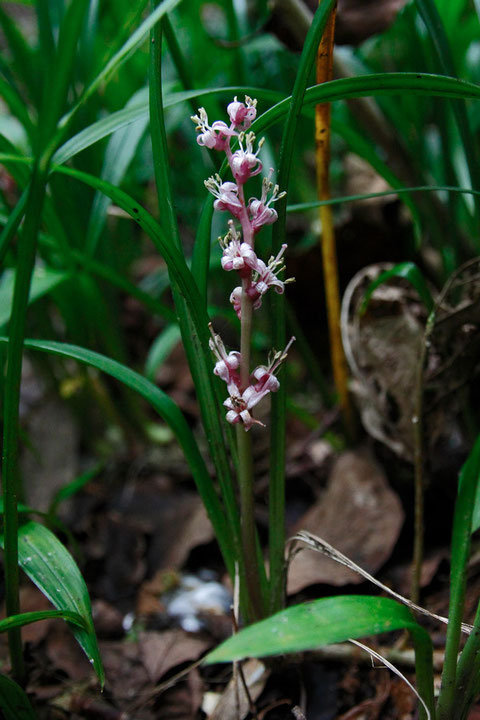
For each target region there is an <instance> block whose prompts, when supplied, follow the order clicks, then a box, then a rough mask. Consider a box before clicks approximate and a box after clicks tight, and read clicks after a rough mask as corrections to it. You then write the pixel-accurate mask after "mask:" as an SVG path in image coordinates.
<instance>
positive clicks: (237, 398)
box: [192, 97, 294, 430]
mask: <svg viewBox="0 0 480 720" xmlns="http://www.w3.org/2000/svg"><path fill="white" fill-rule="evenodd" d="M256 105H257V101H256V100H252V99H251V98H249V97H246V98H245V102H244V103H243V102H239V101H238V100H237V98H236V97H235V98H234V99H233V102H231V103H230V104H229V105H228V107H227V113H228V116H229V119H230V124H229V125H227V123H225V122H223V121H220V120H217V121H215V122H214V123H212V124H211V125H210V124H209V121H208V115H207V113H206V111H205V109H204V108H200V109H199V111H198V115H194V116H193V117H192V120H193V121H194V122H195V123H196V126H197V131H198V135H197V142H198V144H199V145H201V146H203V147H206V148H208V149H210V150H218V151H221V152H224V153H225V155H226V157H227V160H228V164H229V167H230V170H231V173H232V176H233V179H234V181H233V182H232V181H223V180H222V178H221V177H220V175H218V174H217V175H215V176H213V177H210V178H209V179H208V180H206V181H205V186H206V188H207V190H209V192H211V193H212V195H213V196H214V197H215V201H214V208H215V210H220V211H226V212H228V213H230V215H231V216H232V217H233V218H234V219H235V220H236V221H237V222H238V223H239V225H240V229H239V228H237V227H236V225H235V222H234V220H229V221H228V232H227V234H226V235H225V237H223V238H219V242H220V245H221V247H222V251H223V252H222V261H221V263H222V268H223V269H224V270H226V271H227V272H230V271H234V272H236V273H237V275H238V277H239V279H240V281H241V285H238V286H237V287H236V288H235V289H234V290H233V291H232V293H231V295H230V302H231V303H232V305H233V307H234V310H235V312H236V313H237V315H238V317H239V318H240V320H241V321H242V333H243V332H249V331H250V330H249V329H247V328H245V327H244V323H243V319H242V315H243V313H244V312H245V313H246V315H245V317H247V316H248V317H250V316H251V311H252V310H257V309H258V308H259V307H260V306H261V304H262V298H263V296H264V295H265V293H266V292H267V291H268V290H269V289H270V288H273V289H274V290H275V292H277V293H280V294H281V293H283V292H284V291H285V285H286V284H287V283H288V282H291V281H292V279H289V280H281V279H280V277H279V275H280V274H281V273H282V272H283V271H284V270H285V266H284V264H283V255H284V253H285V250H286V248H287V246H286V245H282V247H281V249H280V252H279V253H278V255H277V256H276V257H273V256H272V257H271V258H270V259H269V260H268V262H266V263H265V262H264V261H263V260H261V259H260V258H259V257H257V255H256V253H255V235H256V234H257V233H258V232H259V230H261V228H262V227H263V226H264V225H271V224H272V223H274V222H275V221H276V220H277V217H278V215H277V211H276V210H275V208H274V207H273V205H274V203H275V202H276V201H277V200H280V199H281V198H282V197H284V195H285V192H279V187H278V185H274V184H273V183H272V181H271V177H272V174H273V170H270V172H269V174H268V176H267V177H264V178H263V182H262V193H261V196H260V198H259V199H258V198H255V197H251V198H249V199H248V201H247V200H246V197H245V190H244V185H245V183H246V182H247V181H248V180H249V179H250V178H252V177H254V176H255V175H259V174H260V173H261V172H262V169H263V165H262V162H261V161H260V159H259V157H258V154H259V152H260V150H261V147H262V145H263V142H264V141H263V139H262V140H260V142H258V143H257V147H256V149H255V142H256V137H255V134H254V133H253V132H251V131H249V128H250V126H251V124H252V123H253V121H254V120H255V117H256V114H257V110H256ZM232 139H235V140H236V142H237V143H238V149H236V150H235V151H232V148H231V143H232ZM247 311H248V312H247ZM293 340H294V338H292V339H291V340H290V342H289V343H288V345H287V347H286V348H285V350H284V351H283V352H275V353H273V357H272V358H271V361H270V362H269V364H268V366H265V365H260V366H259V367H257V368H256V369H255V370H254V371H253V372H252V373H249V371H248V368H245V367H243V364H242V356H241V354H240V353H239V352H236V351H232V352H229V353H227V351H226V349H225V346H224V344H223V342H222V340H221V338H220V336H219V335H216V334H214V333H213V331H212V338H211V340H210V348H211V350H212V352H213V353H214V355H215V358H216V360H217V362H216V364H215V369H214V373H215V374H216V375H218V376H219V377H220V378H221V379H222V380H224V382H225V383H226V384H227V389H228V393H229V397H228V398H227V400H225V402H224V405H225V407H226V408H227V410H228V412H227V414H226V419H227V420H228V422H230V423H232V424H236V423H239V422H241V423H243V425H244V427H245V430H249V429H250V428H251V427H252V425H253V424H260V425H262V424H263V423H261V422H260V421H259V420H256V419H255V418H254V417H253V415H252V410H253V408H254V407H255V406H256V405H257V404H258V403H259V402H260V400H262V398H264V397H265V396H266V395H267V394H268V393H270V392H276V390H278V387H279V382H278V379H277V378H276V376H275V372H276V370H277V369H278V367H279V365H280V363H281V362H282V361H283V360H284V359H285V357H286V355H287V351H288V349H289V347H290V345H291V343H292V342H293Z"/></svg>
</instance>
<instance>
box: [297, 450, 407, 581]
mask: <svg viewBox="0 0 480 720" xmlns="http://www.w3.org/2000/svg"><path fill="white" fill-rule="evenodd" d="M402 523H403V510H402V506H401V504H400V500H399V499H398V497H397V495H396V494H395V493H394V492H393V490H391V489H390V488H389V486H388V484H387V480H386V478H385V475H384V473H383V471H382V470H381V468H380V467H379V466H378V465H377V463H375V462H374V461H373V459H372V458H371V457H370V456H369V455H367V454H360V453H358V452H355V453H354V452H348V453H345V454H343V455H341V456H340V457H339V458H338V460H337V461H336V463H335V465H334V467H333V469H332V472H331V475H330V478H329V483H328V487H327V490H326V492H325V494H324V495H323V496H322V498H321V499H320V500H319V502H318V503H316V504H315V505H314V506H313V507H312V508H311V509H310V510H309V511H308V512H307V513H306V514H305V515H304V516H303V517H302V518H301V519H300V521H299V522H298V523H297V525H296V527H295V531H296V532H297V531H299V530H308V531H309V532H311V533H315V534H317V535H320V536H321V537H322V538H324V539H325V540H326V541H327V542H329V543H330V544H331V545H333V546H334V547H335V548H337V549H338V550H340V552H342V553H344V554H345V555H347V556H348V557H349V558H351V559H352V560H353V561H354V562H355V563H357V565H360V566H361V567H363V568H365V569H366V570H368V572H369V573H370V574H372V575H373V574H375V572H376V571H377V570H378V569H379V568H380V567H381V566H382V565H383V564H384V562H385V561H386V560H387V558H388V557H389V555H390V553H391V552H392V549H393V547H394V545H395V542H396V541H397V538H398V535H399V533H400V529H401V527H402ZM362 581H363V580H362V578H361V577H360V576H359V575H357V573H354V572H353V571H352V570H350V569H349V568H347V567H344V566H343V565H339V564H337V563H335V562H333V561H332V560H330V559H329V558H327V557H324V556H321V555H319V554H318V553H314V552H312V551H311V550H308V551H302V552H301V553H299V554H297V555H296V556H295V557H294V558H293V560H292V562H291V563H290V567H289V572H288V592H289V593H296V592H299V591H300V590H302V589H303V588H305V587H307V586H308V585H314V584H317V583H326V584H329V585H335V586H342V585H347V584H350V583H355V584H356V583H360V582H362Z"/></svg>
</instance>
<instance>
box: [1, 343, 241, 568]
mask: <svg viewBox="0 0 480 720" xmlns="http://www.w3.org/2000/svg"><path fill="white" fill-rule="evenodd" d="M5 342H7V339H6V338H1V337H0V343H5ZM25 347H26V348H29V349H31V350H39V351H41V352H47V353H50V354H52V355H59V356H61V357H68V358H71V359H72V360H76V361H77V362H80V363H82V364H84V365H89V366H91V367H94V368H96V369H97V370H100V371H101V372H104V373H106V374H107V375H110V376H111V377H113V378H115V379H116V380H119V381H120V382H122V383H123V384H124V385H126V386H127V387H129V388H130V389H131V390H134V391H135V392H137V393H138V394H139V395H141V396H142V397H143V398H145V400H146V401H147V402H148V403H149V404H150V405H151V406H152V407H153V408H154V409H155V410H156V411H157V412H158V414H159V415H160V417H162V418H163V419H164V420H165V422H166V423H167V424H168V425H169V427H170V428H171V429H172V431H173V433H174V434H175V437H176V438H177V440H178V442H179V443H180V446H181V447H182V450H183V452H184V453H185V458H186V460H187V462H188V464H189V466H190V469H191V471H192V475H193V479H194V481H195V483H196V486H197V489H198V492H199V495H200V497H201V498H202V501H203V503H204V505H205V508H206V510H207V513H208V515H209V518H210V521H211V523H212V526H213V528H214V530H215V534H216V537H217V539H218V543H219V545H220V549H221V551H222V554H223V557H224V559H225V564H226V565H227V567H228V568H233V566H234V560H235V555H234V553H233V549H232V545H231V534H230V529H229V527H228V525H227V523H226V521H225V517H224V514H223V510H222V507H221V504H220V501H219V499H218V497H217V495H216V492H215V488H214V486H213V482H212V480H211V477H210V473H209V471H208V470H207V467H206V465H205V462H204V460H203V458H202V456H201V454H200V451H199V449H198V445H197V443H196V440H195V438H194V436H193V433H192V431H191V430H190V427H189V425H188V423H187V421H186V420H185V418H184V416H183V414H182V413H181V411H180V410H179V408H178V406H177V405H176V404H175V403H174V402H173V400H172V399H171V398H169V397H168V395H166V394H165V393H164V392H163V391H162V390H160V388H158V387H157V386H156V385H154V384H153V383H152V382H150V381H149V380H147V379H146V378H144V377H143V376H142V375H139V374H138V373H136V372H135V371H134V370H131V369H130V368H128V367H125V366H124V365H122V364H121V363H119V362H117V361H116V360H111V359H110V358H107V357H105V356H104V355H100V354H99V353H96V352H93V351H92V350H87V349H86V348H81V347H77V346H75V345H67V344H66V343H58V342H53V341H47V340H26V341H25Z"/></svg>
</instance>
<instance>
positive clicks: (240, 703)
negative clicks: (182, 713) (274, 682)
mask: <svg viewBox="0 0 480 720" xmlns="http://www.w3.org/2000/svg"><path fill="white" fill-rule="evenodd" d="M242 671H243V676H244V678H245V683H246V685H247V687H248V692H249V695H250V698H251V700H252V702H255V701H256V700H257V699H258V698H259V697H260V694H261V693H262V692H263V689H264V687H265V684H266V682H267V680H268V678H269V676H270V671H269V670H267V668H266V667H265V665H264V664H263V663H262V662H260V661H259V660H256V659H255V658H253V659H251V660H247V662H245V663H242ZM249 710H250V706H249V701H248V698H247V694H246V692H245V688H244V687H243V683H242V681H241V680H240V678H239V677H238V676H236V675H234V676H233V677H232V679H231V680H230V682H229V683H228V685H227V687H226V688H225V690H224V691H223V693H222V695H221V696H220V699H219V701H218V703H217V704H216V706H215V709H214V710H213V712H212V713H211V714H210V715H209V716H208V720H243V718H245V717H246V716H247V715H248V712H249Z"/></svg>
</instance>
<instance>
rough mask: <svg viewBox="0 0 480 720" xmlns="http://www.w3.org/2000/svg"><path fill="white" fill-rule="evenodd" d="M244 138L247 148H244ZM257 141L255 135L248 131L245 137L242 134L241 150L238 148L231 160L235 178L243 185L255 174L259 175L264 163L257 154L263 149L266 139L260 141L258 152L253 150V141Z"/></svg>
mask: <svg viewBox="0 0 480 720" xmlns="http://www.w3.org/2000/svg"><path fill="white" fill-rule="evenodd" d="M243 140H245V141H246V143H245V149H244V148H243ZM254 142H255V135H254V134H253V133H248V135H246V136H245V137H243V135H240V150H236V151H235V152H234V153H233V155H232V159H231V162H230V167H231V169H232V173H233V176H234V178H235V179H236V180H237V182H239V183H240V184H241V185H243V184H244V183H246V182H247V180H248V179H249V178H251V177H254V176H255V175H258V173H259V172H261V171H262V167H263V165H262V163H261V162H260V160H259V159H258V157H257V155H258V153H259V152H260V150H261V147H262V145H263V143H264V140H263V138H262V140H260V142H259V143H258V148H257V152H255V153H254V152H253V143H254Z"/></svg>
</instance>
